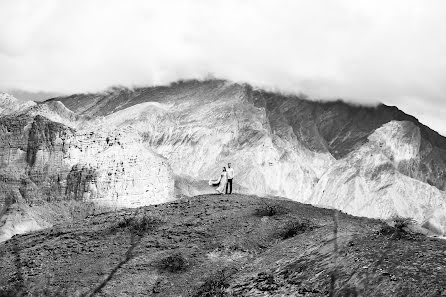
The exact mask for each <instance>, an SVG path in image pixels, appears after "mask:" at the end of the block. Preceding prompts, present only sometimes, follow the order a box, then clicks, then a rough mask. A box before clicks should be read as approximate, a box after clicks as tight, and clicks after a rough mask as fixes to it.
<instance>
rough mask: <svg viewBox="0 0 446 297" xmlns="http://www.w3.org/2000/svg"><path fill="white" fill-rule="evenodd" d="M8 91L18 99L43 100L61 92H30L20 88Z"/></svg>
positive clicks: (59, 94)
mask: <svg viewBox="0 0 446 297" xmlns="http://www.w3.org/2000/svg"><path fill="white" fill-rule="evenodd" d="M5 93H8V94H10V95H12V96H14V97H15V98H17V99H18V100H20V101H22V102H23V101H44V100H48V99H50V98H54V97H60V96H62V95H63V94H61V93H56V92H30V91H25V90H20V89H11V90H6V91H5Z"/></svg>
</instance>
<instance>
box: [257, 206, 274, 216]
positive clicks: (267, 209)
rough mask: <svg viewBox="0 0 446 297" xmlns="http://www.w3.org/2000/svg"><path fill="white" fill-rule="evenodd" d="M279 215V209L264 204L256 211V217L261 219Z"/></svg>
mask: <svg viewBox="0 0 446 297" xmlns="http://www.w3.org/2000/svg"><path fill="white" fill-rule="evenodd" d="M275 214H277V207H275V206H271V205H268V204H266V203H265V204H264V205H262V206H260V207H259V208H257V209H256V212H255V215H256V216H259V217H272V216H274V215H275Z"/></svg>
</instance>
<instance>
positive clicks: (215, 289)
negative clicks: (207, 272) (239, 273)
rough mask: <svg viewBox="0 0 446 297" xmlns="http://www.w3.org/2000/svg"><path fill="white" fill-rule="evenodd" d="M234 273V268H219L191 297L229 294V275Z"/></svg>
mask: <svg viewBox="0 0 446 297" xmlns="http://www.w3.org/2000/svg"><path fill="white" fill-rule="evenodd" d="M233 273H235V269H223V270H219V271H217V272H216V273H214V274H213V275H211V276H210V277H208V278H207V279H206V281H205V282H204V284H203V285H201V286H200V287H199V288H198V290H197V291H196V292H195V294H193V295H192V296H193V297H225V296H228V295H229V294H227V293H226V289H227V288H228V287H229V277H230V276H231V275H232V274H233Z"/></svg>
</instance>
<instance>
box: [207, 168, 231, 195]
mask: <svg viewBox="0 0 446 297" xmlns="http://www.w3.org/2000/svg"><path fill="white" fill-rule="evenodd" d="M227 183H228V173H227V172H226V167H223V171H222V173H221V174H220V177H219V178H218V180H211V181H209V184H210V185H214V186H216V185H218V188H217V189H216V190H217V192H218V193H219V194H224V193H225V192H226V184H227Z"/></svg>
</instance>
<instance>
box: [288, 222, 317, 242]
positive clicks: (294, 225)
mask: <svg viewBox="0 0 446 297" xmlns="http://www.w3.org/2000/svg"><path fill="white" fill-rule="evenodd" d="M313 229H314V226H313V225H312V224H311V223H310V222H309V221H302V222H301V221H291V222H288V223H287V224H286V225H285V227H284V228H283V230H282V231H281V232H280V237H281V238H282V239H288V238H291V237H294V236H296V235H298V234H302V233H304V232H305V231H311V230H313Z"/></svg>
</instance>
